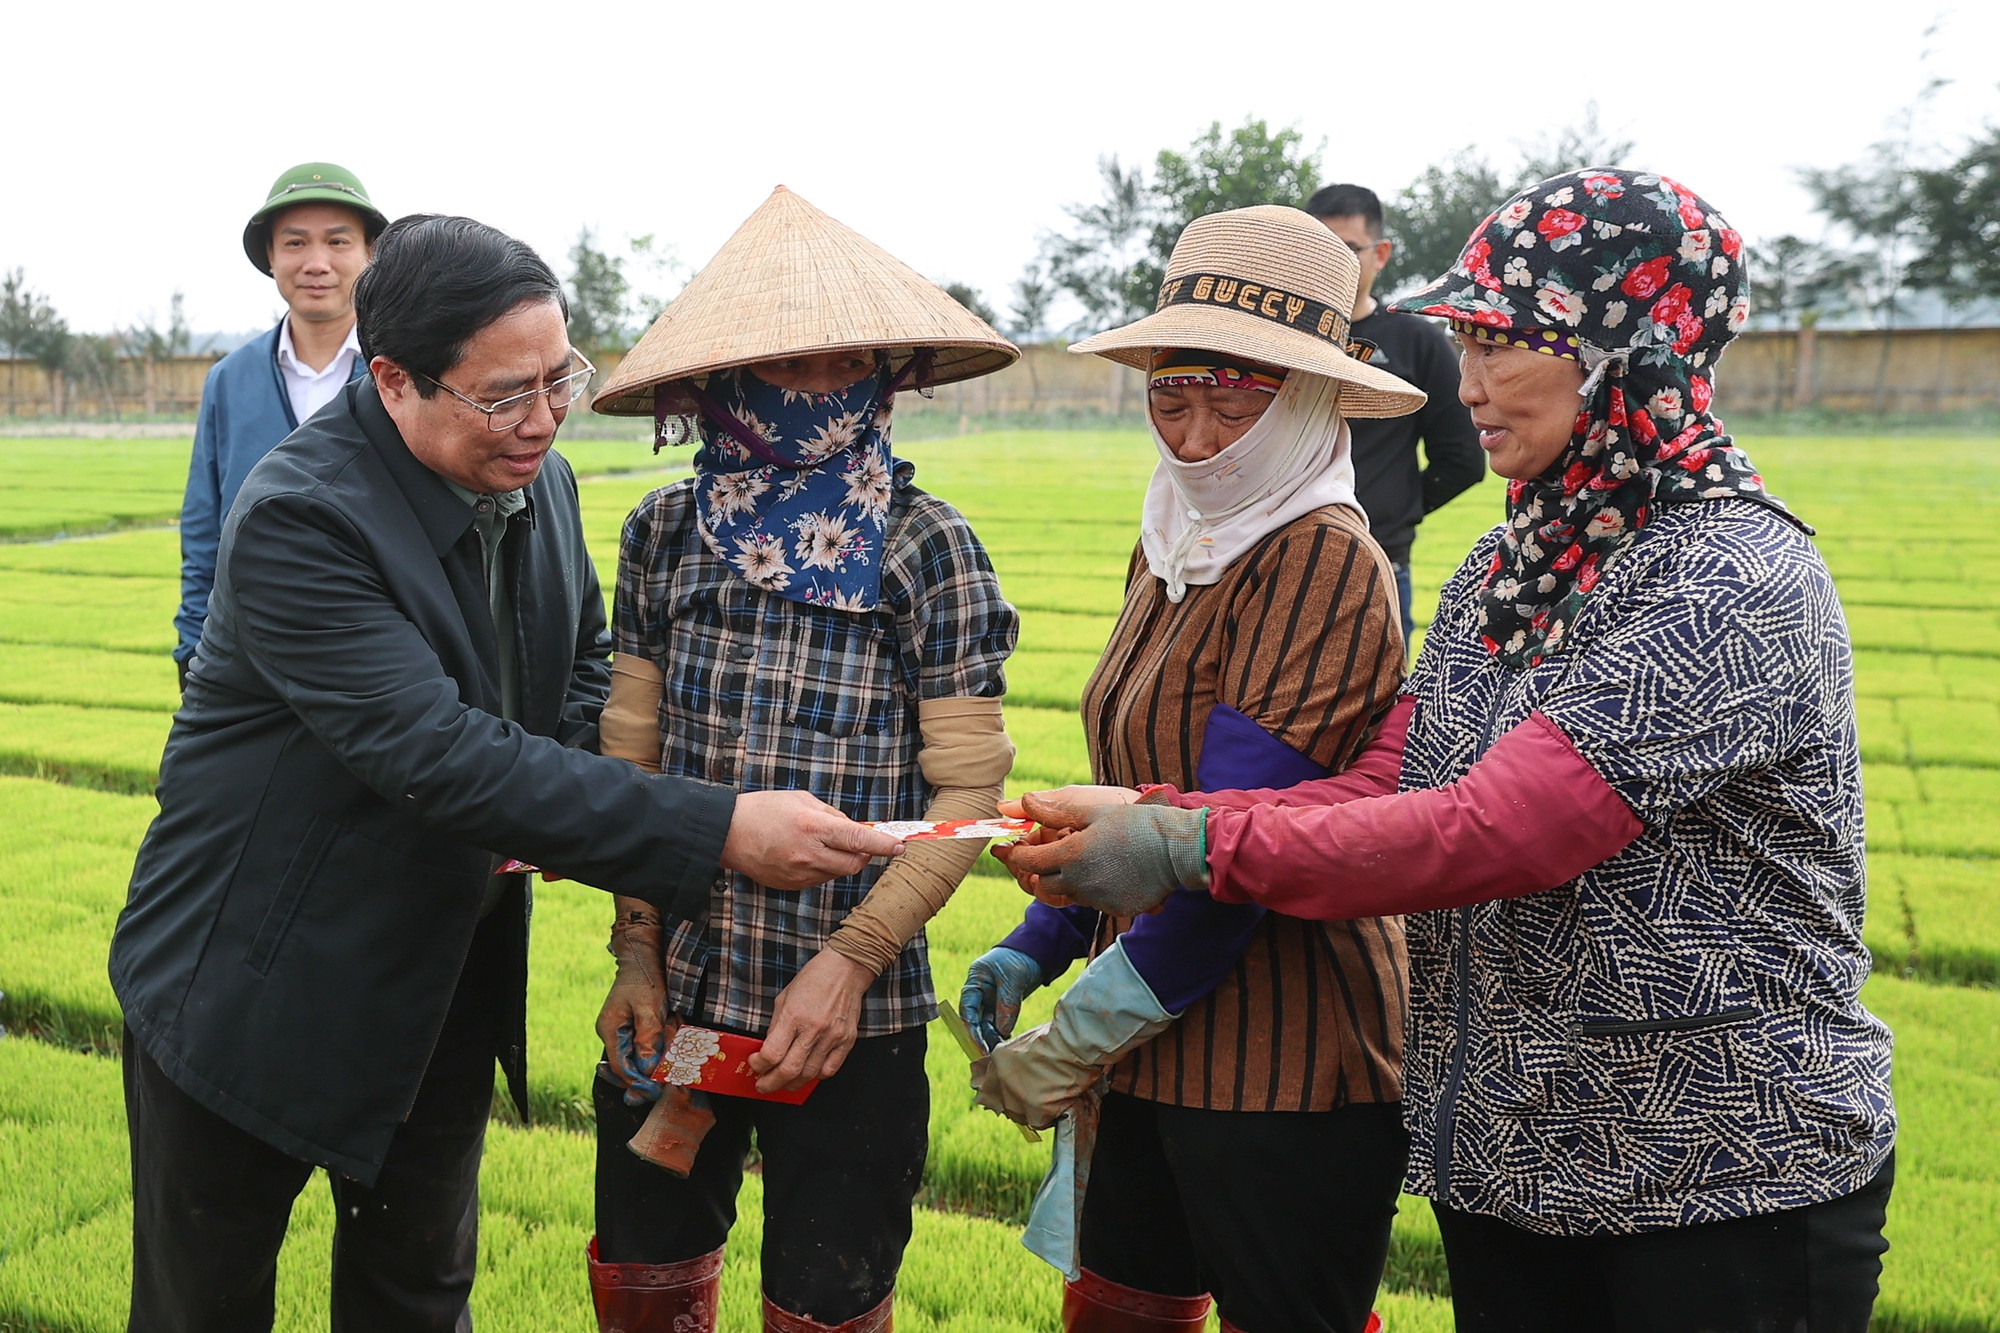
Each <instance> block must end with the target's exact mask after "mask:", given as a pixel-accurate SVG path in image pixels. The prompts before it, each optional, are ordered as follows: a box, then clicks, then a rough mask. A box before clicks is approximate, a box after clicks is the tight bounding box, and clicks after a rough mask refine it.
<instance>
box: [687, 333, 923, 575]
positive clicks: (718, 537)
mask: <svg viewBox="0 0 2000 1333" xmlns="http://www.w3.org/2000/svg"><path fill="white" fill-rule="evenodd" d="M894 388H895V385H894V384H893V383H892V382H890V380H889V372H888V370H887V368H886V367H878V368H877V369H876V371H875V373H874V374H872V375H870V376H868V377H867V378H866V379H863V380H861V381H860V382H859V383H856V384H851V385H849V386H848V387H847V388H845V389H841V390H839V391H837V392H834V393H804V392H798V391H795V390H791V389H780V388H777V387H775V386H773V385H769V384H766V383H765V382H764V381H763V380H761V379H759V378H757V376H756V375H754V374H752V373H751V372H750V371H748V370H742V369H738V370H726V371H721V372H718V373H717V374H715V375H712V376H710V377H709V382H708V385H707V388H706V390H705V391H701V390H694V389H690V392H691V393H693V394H694V395H695V396H696V399H697V401H698V402H699V403H700V404H701V409H702V410H701V439H702V447H701V449H700V451H699V452H697V453H696V454H695V457H694V471H695V509H696V518H697V523H698V526H699V529H700V532H701V538H702V540H703V541H704V542H706V543H707V544H708V548H709V550H711V551H713V552H715V554H716V557H717V558H718V559H720V560H722V561H724V562H726V563H727V564H728V565H729V566H730V567H731V568H733V569H735V570H736V572H737V573H738V574H740V575H741V576H742V577H743V579H744V580H745V581H746V582H748V583H749V584H751V585H752V586H753V587H758V588H762V589H764V590H765V591H766V592H771V593H776V594H777V595H778V596H780V597H784V598H788V599H790V600H791V601H794V602H805V603H808V604H810V605H813V606H826V607H832V608H833V609H835V610H838V611H872V610H874V609H875V606H876V603H877V602H879V601H880V600H881V592H882V540H883V532H884V530H885V529H886V527H887V526H888V519H889V498H890V494H891V492H892V491H893V490H894V489H895V486H896V485H897V483H898V482H899V481H901V480H903V479H905V478H906V477H907V476H908V474H909V473H910V472H911V471H913V470H914V469H912V468H911V466H910V464H908V463H904V462H899V461H898V460H897V459H895V458H893V457H892V456H891V455H890V453H889V404H890V401H891V396H892V394H893V391H894Z"/></svg>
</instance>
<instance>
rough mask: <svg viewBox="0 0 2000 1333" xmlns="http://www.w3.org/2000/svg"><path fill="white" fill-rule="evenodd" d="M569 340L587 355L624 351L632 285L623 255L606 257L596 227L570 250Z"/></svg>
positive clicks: (586, 229) (587, 229)
mask: <svg viewBox="0 0 2000 1333" xmlns="http://www.w3.org/2000/svg"><path fill="white" fill-rule="evenodd" d="M569 263H570V274H569V284H568V285H569V340H570V344H571V345H572V346H574V347H576V348H578V349H580V350H581V351H583V352H585V353H586V354H589V353H595V352H604V351H623V350H624V349H625V347H626V346H627V333H628V330H629V328H630V318H631V314H630V311H629V309H628V308H627V299H628V298H629V296H630V295H631V291H632V284H631V282H630V280H629V279H627V278H626V276H625V260H624V258H623V257H622V256H618V255H611V254H606V253H605V252H604V250H603V248H602V247H600V246H599V245H598V243H597V231H596V229H595V228H594V227H584V228H583V229H581V230H580V231H578V232H577V234H576V243H575V244H574V245H572V246H570V248H569Z"/></svg>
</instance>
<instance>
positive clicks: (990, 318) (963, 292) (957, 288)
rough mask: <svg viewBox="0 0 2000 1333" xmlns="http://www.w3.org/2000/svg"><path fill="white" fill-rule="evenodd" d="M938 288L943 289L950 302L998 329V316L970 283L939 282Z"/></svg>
mask: <svg viewBox="0 0 2000 1333" xmlns="http://www.w3.org/2000/svg"><path fill="white" fill-rule="evenodd" d="M938 286H940V287H942V288H944V294H945V295H946V296H949V297H950V298H951V299H952V300H954V301H956V302H958V303H959V304H960V305H962V306H964V307H965V308H966V309H967V310H970V311H971V312H972V313H973V314H975V315H977V316H979V317H980V318H981V319H983V320H985V321H986V322H987V323H988V324H991V325H993V327H995V328H998V327H1000V316H999V315H997V314H995V313H994V311H993V307H992V306H991V305H989V304H988V303H987V300H986V298H985V297H984V296H983V295H981V294H980V291H979V289H978V288H977V287H975V286H973V285H972V284H971V283H969V282H940V283H939V284H938Z"/></svg>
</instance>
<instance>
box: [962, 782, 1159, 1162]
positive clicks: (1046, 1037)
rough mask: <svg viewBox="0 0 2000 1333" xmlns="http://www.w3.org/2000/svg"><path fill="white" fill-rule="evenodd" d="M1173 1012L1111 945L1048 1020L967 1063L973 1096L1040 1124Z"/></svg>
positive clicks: (1045, 1125) (1073, 1100)
mask: <svg viewBox="0 0 2000 1333" xmlns="http://www.w3.org/2000/svg"><path fill="white" fill-rule="evenodd" d="M1125 808H1127V809H1129V808H1131V807H1125ZM1178 1017H1180V1015H1178V1014H1172V1013H1168V1012H1167V1011H1166V1010H1165V1009H1163V1008H1161V1007H1160V1001H1159V999H1158V997H1156V996H1155V995H1154V994H1153V990H1152V987H1150V986H1148V985H1147V984H1146V979H1145V978H1144V977H1142V976H1140V975H1139V973H1138V971H1137V970H1136V969H1135V968H1134V967H1133V966H1132V963H1131V960H1130V959H1128V958H1126V957H1125V949H1124V946H1123V945H1119V944H1114V945H1112V946H1111V947H1110V948H1109V949H1106V950H1105V951H1104V952H1103V953H1101V954H1099V955H1097V957H1096V958H1094V959H1092V960H1091V963H1090V966H1089V967H1086V968H1085V969H1084V970H1083V975H1082V976H1080V977H1078V978H1077V979H1076V980H1075V981H1074V982H1073V983H1071V985H1070V988H1069V991H1068V992H1067V993H1066V994H1065V995H1064V996H1063V997H1062V1000H1061V1001H1060V1002H1059V1003H1058V1004H1057V1005H1056V1016H1055V1017H1054V1018H1053V1019H1051V1020H1050V1021H1049V1022H1047V1023H1044V1024H1042V1026H1040V1027H1038V1028H1034V1029H1032V1030H1030V1031H1028V1032H1024V1033H1022V1034H1021V1035H1020V1036H1018V1037H1015V1038H1013V1039H1012V1040H1010V1041H1006V1042H1002V1043H1001V1044H1000V1045H999V1046H997V1047H995V1048H994V1050H993V1053H992V1054H991V1055H989V1056H987V1057H986V1058H985V1059H983V1060H975V1061H973V1063H972V1086H973V1087H974V1088H976V1089H977V1090H978V1096H977V1097H975V1098H974V1099H973V1100H974V1101H976V1102H978V1103H979V1105H981V1106H985V1107H990V1108H991V1109H993V1110H995V1111H998V1112H999V1113H1000V1114H1002V1115H1004V1116H1006V1117H1007V1118H1008V1119H1009V1120H1012V1121H1014V1122H1015V1123H1017V1124H1022V1125H1028V1126H1031V1127H1032V1128H1035V1129H1046V1128H1048V1127H1049V1126H1050V1125H1053V1124H1054V1123H1055V1122H1056V1117H1057V1116H1060V1115H1061V1114H1062V1113H1063V1112H1064V1111H1067V1110H1069V1109H1070V1108H1071V1107H1072V1106H1073V1105H1075V1103H1076V1102H1077V1100H1078V1099H1079V1098H1081V1097H1083V1096H1084V1095H1085V1094H1087V1093H1089V1092H1090V1090H1091V1089H1092V1088H1093V1087H1094V1086H1095V1085H1096V1083H1097V1081H1098V1080H1099V1079H1100V1078H1102V1077H1104V1074H1105V1071H1106V1070H1108V1069H1110V1068H1111V1066H1113V1065H1115V1064H1117V1063H1118V1061H1119V1060H1121V1059H1123V1058H1124V1056H1125V1055H1126V1053H1127V1052H1129V1051H1131V1050H1132V1049H1134V1048H1135V1047H1138V1046H1141V1045H1144V1044H1145V1043H1146V1042H1149V1041H1151V1040H1152V1039H1153V1038H1155V1037H1157V1036H1159V1035H1160V1034H1161V1033H1162V1032H1164V1031H1166V1030H1167V1029H1168V1028H1169V1027H1171V1026H1172V1025H1173V1022H1174V1020H1175V1019H1176V1018H1178Z"/></svg>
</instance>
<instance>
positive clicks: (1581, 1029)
mask: <svg viewBox="0 0 2000 1333" xmlns="http://www.w3.org/2000/svg"><path fill="white" fill-rule="evenodd" d="M1756 1016H1757V1009H1756V1006H1754V1005H1747V1004H1746V1005H1742V1006H1739V1007H1738V1008H1735V1009H1724V1010H1723V1011H1722V1012H1721V1013H1719V1014H1690V1015H1688V1016H1686V1017H1682V1018H1639V1019H1633V1020H1632V1021H1631V1022H1625V1023H1572V1024H1570V1028H1569V1035H1570V1036H1572V1037H1629V1036H1632V1035H1633V1034H1635V1033H1641V1032H1699V1031H1700V1030H1701V1029H1703V1028H1719V1027H1723V1026H1725V1025H1727V1024H1730V1023H1742V1022H1745V1021H1747V1020H1749V1019H1752V1018H1755V1017H1756Z"/></svg>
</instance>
